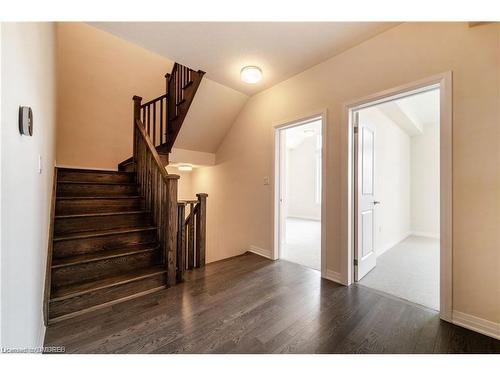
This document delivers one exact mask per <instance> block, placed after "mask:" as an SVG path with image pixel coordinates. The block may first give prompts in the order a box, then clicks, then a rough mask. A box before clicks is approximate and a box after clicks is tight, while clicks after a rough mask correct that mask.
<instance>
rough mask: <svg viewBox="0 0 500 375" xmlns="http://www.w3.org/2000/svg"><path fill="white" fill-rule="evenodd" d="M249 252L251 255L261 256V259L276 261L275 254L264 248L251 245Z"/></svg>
mask: <svg viewBox="0 0 500 375" xmlns="http://www.w3.org/2000/svg"><path fill="white" fill-rule="evenodd" d="M248 251H250V252H251V253H254V254H257V255H260V256H261V257H264V258H268V259H271V260H274V259H273V253H272V251H271V250H266V249H263V248H261V247H258V246H254V245H250V247H249V248H248Z"/></svg>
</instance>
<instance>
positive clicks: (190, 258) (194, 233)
mask: <svg viewBox="0 0 500 375" xmlns="http://www.w3.org/2000/svg"><path fill="white" fill-rule="evenodd" d="M196 196H197V198H198V199H197V200H188V201H179V202H178V203H177V217H178V229H177V260H178V261H177V267H178V274H177V279H178V280H179V281H180V280H182V279H183V274H184V271H185V270H191V269H193V268H201V267H203V266H205V248H206V228H207V224H206V222H207V197H208V194H205V193H199V194H196ZM186 206H189V214H188V216H187V217H185V212H186Z"/></svg>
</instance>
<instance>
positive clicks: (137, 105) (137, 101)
mask: <svg viewBox="0 0 500 375" xmlns="http://www.w3.org/2000/svg"><path fill="white" fill-rule="evenodd" d="M132 100H133V101H134V121H133V123H132V130H133V137H134V139H133V142H134V143H133V147H134V149H133V153H132V157H133V159H134V165H136V166H137V160H136V158H137V149H136V148H137V133H136V131H135V123H136V121H137V120H140V119H141V102H142V98H141V97H140V96H137V95H134V97H133V98H132Z"/></svg>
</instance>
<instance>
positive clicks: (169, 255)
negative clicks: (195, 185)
mask: <svg viewBox="0 0 500 375" xmlns="http://www.w3.org/2000/svg"><path fill="white" fill-rule="evenodd" d="M166 77H167V84H166V87H167V92H166V94H165V95H162V96H160V97H159V98H157V99H154V100H151V101H150V102H147V103H145V104H141V100H142V99H141V98H139V97H137V96H135V97H134V121H133V133H132V134H133V139H134V142H133V145H134V147H133V155H132V157H131V158H129V159H127V160H126V161H124V162H122V163H120V165H119V169H120V170H119V171H100V170H92V169H70V168H56V171H55V174H54V176H55V177H54V189H53V197H52V205H53V206H52V213H51V232H50V238H49V251H48V259H47V272H46V282H45V296H44V297H45V298H44V315H45V322H46V324H52V323H55V322H57V321H60V320H64V319H68V318H71V317H74V316H77V315H81V314H84V313H87V312H90V311H94V310H97V309H100V308H103V307H108V306H111V305H114V304H116V303H120V302H123V301H127V300H130V299H133V298H137V297H139V296H143V295H146V294H149V293H153V292H156V291H159V290H161V289H165V288H167V287H169V286H172V285H175V284H176V283H177V282H180V281H182V280H183V274H184V271H185V270H189V269H192V268H197V267H202V266H203V265H204V263H205V250H204V247H205V245H204V244H205V217H206V216H205V215H206V214H205V213H206V194H198V199H199V201H190V202H189V205H190V207H191V210H190V211H191V212H190V213H189V216H188V218H187V219H186V218H185V212H184V210H185V205H186V202H178V201H177V180H178V179H179V176H176V175H170V174H168V173H167V171H166V169H165V166H166V164H168V153H169V152H170V151H171V149H172V146H173V144H174V142H175V139H176V137H177V134H178V132H179V130H180V128H181V126H182V122H183V120H184V118H185V116H186V114H187V111H188V109H189V106H190V105H191V102H192V100H193V98H194V95H195V93H196V90H197V88H198V86H199V84H200V81H201V78H202V77H203V72H201V71H198V72H194V71H192V70H191V69H189V68H186V67H183V66H182V65H179V64H177V63H176V64H175V65H174V69H173V71H172V73H171V74H169V75H167V76H166ZM195 203H196V205H195ZM195 228H196V229H195ZM186 230H187V233H186Z"/></svg>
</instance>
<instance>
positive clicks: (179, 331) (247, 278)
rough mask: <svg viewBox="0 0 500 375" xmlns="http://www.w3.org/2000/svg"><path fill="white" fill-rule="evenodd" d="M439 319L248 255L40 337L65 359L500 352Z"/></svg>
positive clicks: (495, 345)
mask: <svg viewBox="0 0 500 375" xmlns="http://www.w3.org/2000/svg"><path fill="white" fill-rule="evenodd" d="M499 343H500V342H499V341H498V340H495V339H493V338H489V337H487V336H484V335H480V334H478V333H475V332H472V331H469V330H466V329H464V328H462V327H457V326H454V325H452V324H449V323H446V322H443V321H441V320H440V319H439V316H438V313H437V312H435V311H433V310H430V309H427V308H424V307H422V306H418V305H415V304H412V303H410V302H407V301H404V300H400V299H398V298H394V297H390V296H387V295H384V294H383V293H379V292H376V291H373V290H371V289H369V288H366V287H359V286H356V285H353V286H350V287H344V286H341V285H339V284H336V283H333V282H331V281H328V280H324V279H321V278H320V274H319V272H317V271H314V270H311V269H308V268H305V267H302V266H299V265H296V264H293V263H289V262H286V261H275V262H273V261H270V260H268V259H265V258H262V257H259V256H257V255H254V254H250V253H248V254H245V255H242V256H238V257H234V258H230V259H226V260H223V261H219V262H215V263H211V264H208V265H207V266H206V267H205V268H203V269H197V270H193V271H189V272H187V273H186V281H185V282H184V283H182V284H179V285H176V286H174V287H172V288H169V289H166V290H162V291H159V292H156V293H153V294H151V295H148V296H144V297H141V298H138V299H136V300H132V301H128V302H124V303H121V304H118V305H115V306H112V307H108V308H106V309H103V310H100V311H95V312H92V313H89V314H85V315H84V316H79V317H75V318H72V319H68V320H67V321H64V322H60V323H55V324H54V325H51V326H49V327H48V328H47V333H46V337H45V345H50V346H53V345H57V346H65V347H66V352H67V353H500V345H499Z"/></svg>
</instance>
